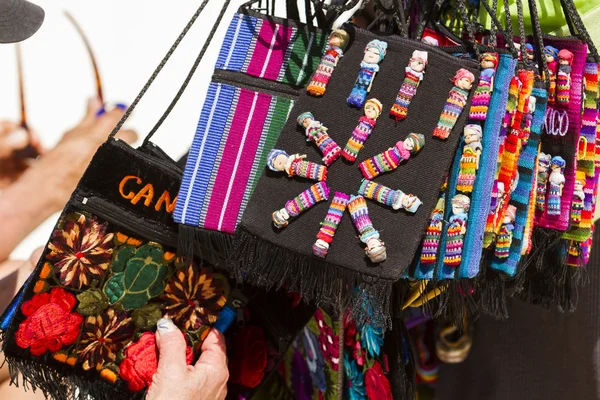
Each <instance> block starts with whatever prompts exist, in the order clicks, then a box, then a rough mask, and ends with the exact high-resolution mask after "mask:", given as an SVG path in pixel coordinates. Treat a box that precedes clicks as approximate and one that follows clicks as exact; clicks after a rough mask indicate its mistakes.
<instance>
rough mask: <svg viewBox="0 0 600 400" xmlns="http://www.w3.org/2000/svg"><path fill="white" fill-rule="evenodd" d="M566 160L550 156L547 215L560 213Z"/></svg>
mask: <svg viewBox="0 0 600 400" xmlns="http://www.w3.org/2000/svg"><path fill="white" fill-rule="evenodd" d="M565 165H566V162H565V160H564V159H563V158H562V157H560V156H555V157H552V161H551V162H550V168H551V170H552V172H550V177H549V178H548V180H549V181H550V189H549V190H548V215H560V209H561V196H562V191H563V187H564V185H565V176H564V170H565Z"/></svg>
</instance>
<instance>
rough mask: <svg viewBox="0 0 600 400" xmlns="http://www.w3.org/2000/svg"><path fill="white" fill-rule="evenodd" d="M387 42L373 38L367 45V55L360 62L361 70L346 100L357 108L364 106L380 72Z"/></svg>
mask: <svg viewBox="0 0 600 400" xmlns="http://www.w3.org/2000/svg"><path fill="white" fill-rule="evenodd" d="M386 49H387V43H386V42H382V41H381V40H377V39H375V40H371V41H370V42H369V43H368V44H367V47H365V55H364V57H363V60H362V62H361V63H360V72H359V73H358V78H356V82H355V83H354V87H353V88H352V92H350V96H348V99H347V100H346V101H347V102H348V104H350V105H351V106H354V107H356V108H362V106H363V104H365V100H366V99H367V94H369V92H370V91H371V86H373V80H374V79H375V75H376V74H377V72H379V63H380V62H381V61H383V59H384V58H385V52H386Z"/></svg>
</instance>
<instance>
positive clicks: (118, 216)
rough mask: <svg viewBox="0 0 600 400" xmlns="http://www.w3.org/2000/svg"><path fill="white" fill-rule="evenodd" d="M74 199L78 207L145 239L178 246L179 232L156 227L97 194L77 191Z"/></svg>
mask: <svg viewBox="0 0 600 400" xmlns="http://www.w3.org/2000/svg"><path fill="white" fill-rule="evenodd" d="M73 201H74V202H75V204H76V206H77V207H78V208H81V209H83V210H85V211H89V212H91V213H92V214H94V215H97V216H98V217H100V218H102V219H105V220H107V221H108V222H110V223H112V224H115V225H118V226H119V227H124V228H126V229H127V230H128V231H130V232H132V233H135V234H139V235H140V236H142V237H143V238H144V239H147V240H150V241H154V242H158V243H160V244H162V245H165V246H168V247H171V248H174V249H176V248H177V244H178V243H177V234H176V233H172V232H165V230H158V229H156V226H157V224H156V223H152V222H148V221H146V220H144V219H143V218H141V217H133V216H131V214H129V213H127V212H124V211H123V210H122V209H121V208H120V207H117V206H115V205H113V204H111V203H109V202H108V201H106V200H104V199H102V198H99V197H96V196H84V195H82V194H80V193H76V194H75V195H74V196H73Z"/></svg>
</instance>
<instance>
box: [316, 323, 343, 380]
mask: <svg viewBox="0 0 600 400" xmlns="http://www.w3.org/2000/svg"><path fill="white" fill-rule="evenodd" d="M319 343H320V344H321V351H322V352H323V357H324V358H325V359H326V360H327V361H328V362H329V364H330V366H331V368H333V370H334V371H337V370H338V366H339V364H340V349H339V342H338V337H337V336H336V335H334V334H333V330H332V329H331V327H329V326H327V325H324V327H323V329H321V333H320V335H319Z"/></svg>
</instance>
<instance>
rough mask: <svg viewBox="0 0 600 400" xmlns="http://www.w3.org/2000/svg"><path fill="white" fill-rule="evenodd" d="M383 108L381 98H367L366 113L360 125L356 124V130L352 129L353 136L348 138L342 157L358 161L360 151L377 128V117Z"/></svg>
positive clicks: (360, 120) (361, 118) (359, 122)
mask: <svg viewBox="0 0 600 400" xmlns="http://www.w3.org/2000/svg"><path fill="white" fill-rule="evenodd" d="M382 108H383V106H382V105H381V102H380V101H379V100H377V99H369V100H367V102H366V103H365V115H363V116H362V117H360V119H359V120H358V125H356V128H354V131H352V137H351V138H350V139H349V140H348V143H346V147H344V150H343V151H342V157H344V158H345V159H346V160H348V161H350V162H354V161H356V157H357V156H358V152H359V151H361V149H362V148H363V146H364V145H365V142H366V141H367V139H368V138H369V136H371V133H372V132H373V129H374V128H375V124H376V123H377V118H379V115H381V110H382Z"/></svg>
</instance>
